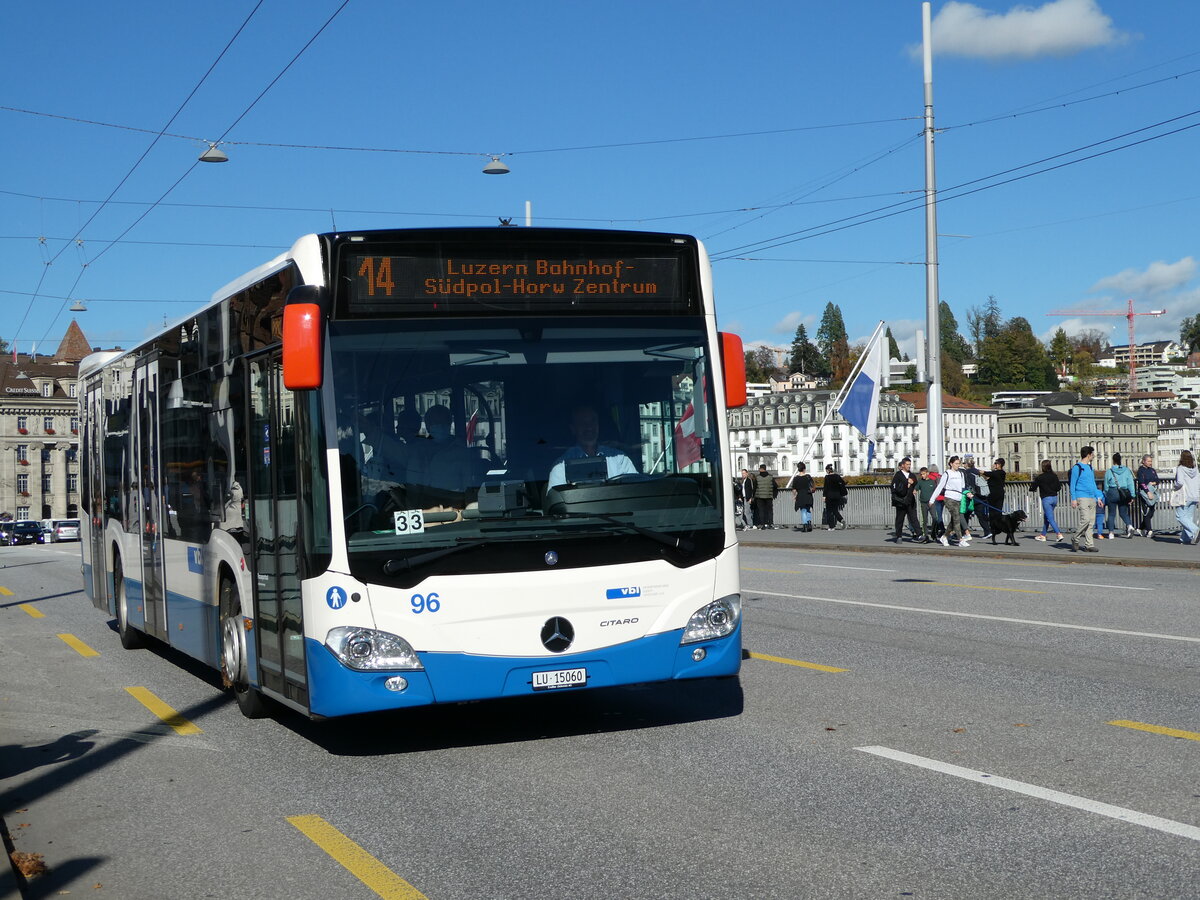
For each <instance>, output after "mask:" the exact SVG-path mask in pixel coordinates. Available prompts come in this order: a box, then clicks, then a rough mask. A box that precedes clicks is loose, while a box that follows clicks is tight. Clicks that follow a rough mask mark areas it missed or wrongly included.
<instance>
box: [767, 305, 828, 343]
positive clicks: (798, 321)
mask: <svg viewBox="0 0 1200 900" xmlns="http://www.w3.org/2000/svg"><path fill="white" fill-rule="evenodd" d="M799 325H803V326H804V330H805V331H806V332H807V333H808V339H809V340H810V341H812V340H815V339H816V338H815V336H814V334H813V329H814V328H815V327H816V325H817V317H816V316H815V315H805V314H804V313H802V312H790V313H788V314H787V315H786V316H784V317H783V318H782V319H780V320H779V321H778V322H776V323H775V324H774V325H772V326H771V330H772V331H774V332H776V333H777V334H786V335H789V336H790V337H795V336H796V327H797V326H799ZM789 343H790V342H789Z"/></svg>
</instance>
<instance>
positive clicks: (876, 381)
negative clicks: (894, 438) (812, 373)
mask: <svg viewBox="0 0 1200 900" xmlns="http://www.w3.org/2000/svg"><path fill="white" fill-rule="evenodd" d="M882 324H883V323H880V325H881V326H882ZM863 356H864V357H865V358H864V360H863V364H862V368H861V369H859V370H858V374H857V375H855V376H854V380H853V381H852V382H850V387H849V388H848V389H847V390H846V396H845V399H843V400H842V405H841V406H839V407H838V414H839V415H840V416H841V417H842V418H843V419H845V420H846V421H847V422H849V423H850V425H851V426H853V427H854V428H855V430H857V431H858V432H859V434H861V435H862V436H863V437H865V438H866V439H867V468H870V466H871V461H872V459H874V457H875V427H876V425H877V423H878V422H879V389H880V388H881V387H882V386H883V372H884V369H883V367H884V365H885V357H884V353H883V328H882V327H880V328H876V329H875V334H874V335H873V336H872V337H871V342H870V343H869V344H868V345H867V349H866V350H864V351H863Z"/></svg>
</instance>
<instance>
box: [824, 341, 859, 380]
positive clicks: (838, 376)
mask: <svg viewBox="0 0 1200 900" xmlns="http://www.w3.org/2000/svg"><path fill="white" fill-rule="evenodd" d="M829 368H830V371H831V372H832V373H833V374H832V378H833V382H834V383H835V384H841V383H843V382H845V380H846V379H847V378H848V377H849V376H850V370H851V369H852V368H854V361H853V360H852V359H851V358H850V342H849V341H848V340H846V338H845V337H844V336H843V337H840V338H838V339H837V340H836V341H834V343H833V348H832V349H831V350H830V352H829Z"/></svg>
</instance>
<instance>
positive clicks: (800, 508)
mask: <svg viewBox="0 0 1200 900" xmlns="http://www.w3.org/2000/svg"><path fill="white" fill-rule="evenodd" d="M815 487H816V482H814V481H813V477H812V476H811V475H809V474H808V467H807V466H805V465H804V463H796V474H795V475H793V476H792V478H791V480H790V481H789V482H788V485H787V489H788V490H789V491H791V492H792V494H793V495H794V496H795V498H796V512H797V513H798V514H799V515H800V524H799V525H793V526H792V531H812V506H813V489H814V488H815Z"/></svg>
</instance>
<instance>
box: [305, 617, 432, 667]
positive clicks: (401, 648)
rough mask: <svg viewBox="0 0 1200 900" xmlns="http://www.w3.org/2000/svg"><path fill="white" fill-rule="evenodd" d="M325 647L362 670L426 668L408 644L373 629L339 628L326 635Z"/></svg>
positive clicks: (343, 660) (347, 663)
mask: <svg viewBox="0 0 1200 900" xmlns="http://www.w3.org/2000/svg"><path fill="white" fill-rule="evenodd" d="M325 646H326V647H328V648H329V650H330V651H331V652H332V653H333V655H334V656H336V657H337V658H338V659H339V660H341V662H342V664H343V665H345V666H348V667H349V668H351V669H359V670H360V671H375V670H380V669H418V670H419V669H424V668H425V667H424V666H423V665H421V660H420V659H418V658H417V652H416V651H415V650H413V648H412V645H411V644H409V642H408V641H406V640H405V639H404V638H402V637H399V636H397V635H394V634H389V633H388V632H386V631H376V630H375V629H373V628H351V627H347V626H344V625H342V626H338V627H337V628H333V629H330V631H329V634H327V635H326V636H325Z"/></svg>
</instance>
